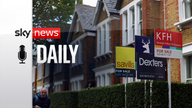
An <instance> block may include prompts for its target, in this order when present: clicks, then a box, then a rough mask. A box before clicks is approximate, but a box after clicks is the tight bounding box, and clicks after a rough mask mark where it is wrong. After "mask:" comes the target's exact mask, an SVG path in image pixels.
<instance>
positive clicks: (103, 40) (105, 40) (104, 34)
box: [97, 18, 112, 56]
mask: <svg viewBox="0 0 192 108" xmlns="http://www.w3.org/2000/svg"><path fill="white" fill-rule="evenodd" d="M111 20H112V19H111V18H108V19H105V21H103V22H101V23H99V24H98V25H97V56H102V55H104V54H107V53H110V52H111Z"/></svg>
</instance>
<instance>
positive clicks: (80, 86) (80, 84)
mask: <svg viewBox="0 0 192 108" xmlns="http://www.w3.org/2000/svg"><path fill="white" fill-rule="evenodd" d="M81 89H82V81H79V90H81Z"/></svg>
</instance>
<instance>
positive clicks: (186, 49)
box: [182, 43, 192, 56]
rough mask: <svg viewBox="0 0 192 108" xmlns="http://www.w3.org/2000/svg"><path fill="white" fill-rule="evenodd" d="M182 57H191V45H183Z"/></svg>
mask: <svg viewBox="0 0 192 108" xmlns="http://www.w3.org/2000/svg"><path fill="white" fill-rule="evenodd" d="M182 51H183V56H187V55H192V43H188V44H185V45H183V50H182Z"/></svg>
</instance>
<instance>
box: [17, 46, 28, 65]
mask: <svg viewBox="0 0 192 108" xmlns="http://www.w3.org/2000/svg"><path fill="white" fill-rule="evenodd" d="M19 50H20V51H19V52H18V58H19V60H21V62H19V63H20V64H25V62H23V61H24V60H25V59H26V58H27V53H26V52H25V46H24V45H20V49H19Z"/></svg>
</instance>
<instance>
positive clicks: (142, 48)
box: [135, 36, 154, 55]
mask: <svg viewBox="0 0 192 108" xmlns="http://www.w3.org/2000/svg"><path fill="white" fill-rule="evenodd" d="M135 53H147V54H152V55H154V38H150V37H145V36H135Z"/></svg>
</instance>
